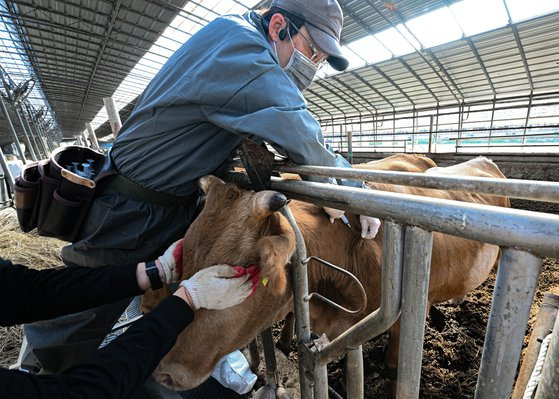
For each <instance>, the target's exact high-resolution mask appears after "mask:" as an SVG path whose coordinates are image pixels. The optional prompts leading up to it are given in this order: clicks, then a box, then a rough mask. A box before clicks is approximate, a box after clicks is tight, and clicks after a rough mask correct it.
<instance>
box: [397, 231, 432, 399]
mask: <svg viewBox="0 0 559 399" xmlns="http://www.w3.org/2000/svg"><path fill="white" fill-rule="evenodd" d="M432 247H433V233H431V232H428V231H425V230H423V229H421V228H419V227H413V226H406V233H405V245H404V275H403V281H402V314H401V316H400V349H399V354H398V382H397V385H396V396H397V397H398V398H403V399H408V398H409V399H412V398H414V399H415V398H417V397H419V380H420V378H421V359H422V357H423V338H424V335H425V318H426V316H427V294H428V292H429V274H430V270H431V249H432Z"/></svg>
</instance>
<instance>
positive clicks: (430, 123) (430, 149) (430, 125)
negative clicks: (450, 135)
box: [427, 115, 435, 154]
mask: <svg viewBox="0 0 559 399" xmlns="http://www.w3.org/2000/svg"><path fill="white" fill-rule="evenodd" d="M434 118H435V117H434V116H433V115H431V117H430V118H429V147H428V149H427V152H428V153H429V154H431V153H432V152H433V119H434Z"/></svg>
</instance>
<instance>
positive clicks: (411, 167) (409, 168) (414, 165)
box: [353, 154, 437, 173]
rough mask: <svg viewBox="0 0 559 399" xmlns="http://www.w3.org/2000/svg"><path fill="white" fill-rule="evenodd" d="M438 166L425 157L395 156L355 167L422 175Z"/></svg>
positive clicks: (412, 155)
mask: <svg viewBox="0 0 559 399" xmlns="http://www.w3.org/2000/svg"><path fill="white" fill-rule="evenodd" d="M436 166H437V164H436V163H435V162H434V161H433V160H432V159H431V158H427V157H425V156H423V155H416V154H395V155H391V156H389V157H386V158H383V159H379V160H378V161H370V162H367V163H359V164H355V165H353V167H354V168H355V169H368V170H390V171H400V172H415V173H422V172H425V171H426V170H427V169H430V168H434V167H436Z"/></svg>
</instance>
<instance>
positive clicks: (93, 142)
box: [85, 122, 101, 151]
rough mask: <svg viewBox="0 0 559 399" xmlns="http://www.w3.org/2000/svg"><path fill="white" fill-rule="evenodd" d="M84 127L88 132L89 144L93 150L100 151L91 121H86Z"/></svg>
mask: <svg viewBox="0 0 559 399" xmlns="http://www.w3.org/2000/svg"><path fill="white" fill-rule="evenodd" d="M85 128H86V129H87V133H88V134H89V141H90V142H91V146H92V147H93V149H94V150H97V151H100V150H101V148H99V142H98V141H97V136H96V135H95V130H93V127H92V126H91V123H89V122H86V123H85Z"/></svg>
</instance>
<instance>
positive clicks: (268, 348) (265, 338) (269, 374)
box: [260, 327, 278, 390]
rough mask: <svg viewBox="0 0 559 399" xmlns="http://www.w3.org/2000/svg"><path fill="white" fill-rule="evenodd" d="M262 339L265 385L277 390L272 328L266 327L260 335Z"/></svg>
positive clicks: (276, 367) (276, 368) (276, 369)
mask: <svg viewBox="0 0 559 399" xmlns="http://www.w3.org/2000/svg"><path fill="white" fill-rule="evenodd" d="M260 338H261V339H262V349H263V351H264V361H265V362H266V385H268V386H271V387H272V388H274V390H276V389H277V388H278V385H277V383H278V381H276V378H277V371H278V366H277V362H276V352H275V349H274V348H275V346H274V337H273V335H272V327H268V328H267V329H265V330H264V331H262V333H261V334H260Z"/></svg>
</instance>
